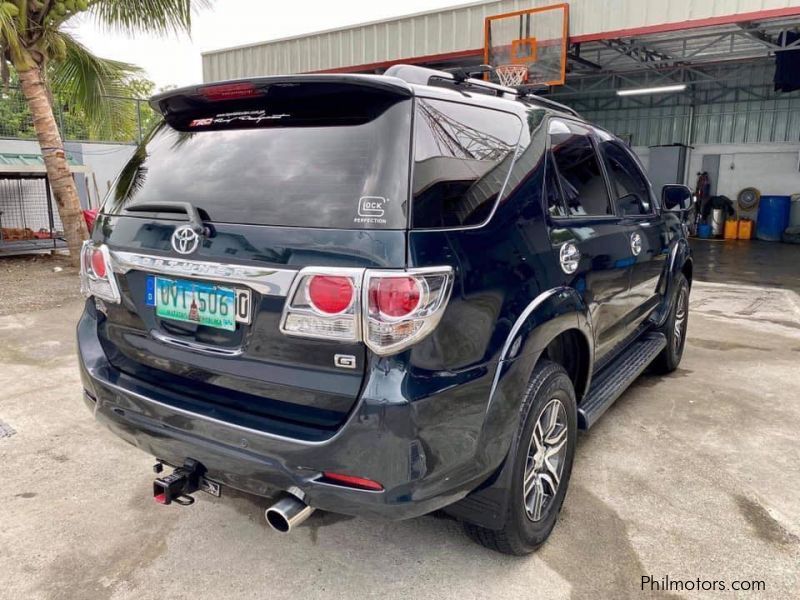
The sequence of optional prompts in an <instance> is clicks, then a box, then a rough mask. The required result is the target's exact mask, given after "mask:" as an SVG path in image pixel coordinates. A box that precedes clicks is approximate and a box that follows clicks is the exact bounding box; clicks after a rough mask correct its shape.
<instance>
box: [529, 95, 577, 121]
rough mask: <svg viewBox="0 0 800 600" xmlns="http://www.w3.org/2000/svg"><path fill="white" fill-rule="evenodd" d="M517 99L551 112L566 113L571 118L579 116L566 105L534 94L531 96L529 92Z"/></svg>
mask: <svg viewBox="0 0 800 600" xmlns="http://www.w3.org/2000/svg"><path fill="white" fill-rule="evenodd" d="M519 99H520V100H522V101H523V102H526V103H528V104H542V105H544V106H546V107H547V108H552V109H553V110H557V111H560V112H565V113H568V114H570V115H572V116H573V117H580V116H581V115H580V114H579V113H578V111H577V110H575V109H574V108H571V107H569V106H567V105H566V104H561V102H556V101H555V100H550V99H549V98H545V97H543V96H537V95H536V94H531V93H530V92H522V93H520V98H519Z"/></svg>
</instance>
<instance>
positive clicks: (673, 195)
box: [661, 184, 694, 212]
mask: <svg viewBox="0 0 800 600" xmlns="http://www.w3.org/2000/svg"><path fill="white" fill-rule="evenodd" d="M693 204H694V198H693V197H692V190H690V189H689V188H688V187H686V186H685V185H674V184H670V185H665V186H664V187H663V188H661V205H662V206H663V207H664V208H665V209H666V210H669V211H672V212H686V211H687V210H689V209H690V208H692V205H693Z"/></svg>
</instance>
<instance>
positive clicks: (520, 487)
mask: <svg viewBox="0 0 800 600" xmlns="http://www.w3.org/2000/svg"><path fill="white" fill-rule="evenodd" d="M553 419H554V420H553ZM519 422H520V425H519V429H518V431H517V435H516V436H515V437H514V442H513V443H512V446H511V451H510V454H509V457H510V458H511V460H512V461H513V462H512V463H511V484H510V485H509V486H508V487H507V488H506V490H505V493H506V494H508V497H507V498H506V500H507V503H506V504H507V506H508V509H507V512H506V516H505V522H504V524H503V527H502V528H501V529H499V530H494V529H485V528H483V527H479V526H477V525H474V524H472V523H464V529H465V531H466V533H467V535H468V536H469V537H470V538H471V539H472V540H474V541H476V542H477V543H479V544H481V545H483V546H485V547H487V548H490V549H491V550H496V551H498V552H502V553H504V554H514V555H517V556H522V555H525V554H530V553H531V552H533V551H534V550H536V549H537V548H538V547H539V546H541V545H542V544H543V543H544V542H545V541H546V540H547V538H548V537H549V536H550V533H551V532H552V531H553V527H555V524H556V519H557V518H558V513H559V512H560V511H561V505H562V504H563V502H564V496H565V495H566V492H567V487H568V485H569V478H570V474H571V473H572V461H573V458H574V456H575V443H576V440H577V431H578V425H577V409H576V402H575V390H574V389H573V387H572V381H571V380H570V378H569V376H568V375H567V372H566V371H565V370H564V368H563V367H561V365H558V364H556V363H554V362H551V361H549V360H542V361H540V362H539V364H537V365H536V368H535V369H534V371H533V374H532V375H531V380H530V383H529V385H528V388H527V390H526V391H525V395H524V398H523V401H522V406H521V408H520V420H519ZM537 425H538V427H537ZM551 426H552V427H551ZM534 430H536V433H537V436H536V439H534ZM562 440H563V444H562ZM559 444H562V445H559ZM537 445H539V446H540V447H542V448H544V449H546V450H549V451H550V457H549V460H545V458H544V457H545V456H546V453H545V452H543V451H535V449H536V447H537ZM557 448H558V451H556V449H557ZM526 475H527V476H528V478H529V485H528V488H529V489H530V492H529V494H528V496H527V499H528V502H527V503H526V502H525V501H524V500H523V492H524V491H525V490H524V484H525V479H526ZM554 475H556V477H555V478H554ZM553 481H556V483H557V485H556V486H555V493H553V490H552V485H551V484H552V482H553ZM537 500H540V501H541V502H537Z"/></svg>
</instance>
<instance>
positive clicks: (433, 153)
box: [413, 98, 522, 227]
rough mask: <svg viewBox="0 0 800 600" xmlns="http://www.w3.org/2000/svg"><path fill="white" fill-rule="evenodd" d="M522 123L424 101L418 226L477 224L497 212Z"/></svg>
mask: <svg viewBox="0 0 800 600" xmlns="http://www.w3.org/2000/svg"><path fill="white" fill-rule="evenodd" d="M521 131H522V121H521V120H520V119H519V118H518V117H516V116H515V115H512V114H510V113H504V112H500V111H496V110H490V109H485V108H479V107H476V106H469V105H466V104H458V103H455V102H446V101H440V100H428V99H424V98H418V99H417V101H416V114H415V150H414V161H415V164H414V184H413V226H414V227H453V226H461V225H477V224H480V223H482V222H483V221H485V220H486V219H487V218H488V216H489V215H490V214H491V212H492V209H493V208H494V205H495V202H496V201H497V199H498V196H499V194H500V192H501V191H502V189H503V184H504V183H505V181H506V178H507V177H508V173H509V170H510V168H511V164H512V163H513V160H514V150H515V149H516V146H517V143H518V141H519V137H520V133H521Z"/></svg>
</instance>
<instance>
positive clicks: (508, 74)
mask: <svg viewBox="0 0 800 600" xmlns="http://www.w3.org/2000/svg"><path fill="white" fill-rule="evenodd" d="M494 73H495V75H497V78H498V79H499V80H500V83H501V84H502V85H504V86H506V87H517V86H519V85H522V84H523V83H525V82H526V81H527V80H528V65H513V64H512V65H498V66H497V67H495V68H494Z"/></svg>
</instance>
